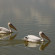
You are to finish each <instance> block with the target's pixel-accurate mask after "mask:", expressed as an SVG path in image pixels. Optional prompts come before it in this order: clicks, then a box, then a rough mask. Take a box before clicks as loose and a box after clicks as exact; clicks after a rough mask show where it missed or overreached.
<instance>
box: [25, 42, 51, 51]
mask: <svg viewBox="0 0 55 55" xmlns="http://www.w3.org/2000/svg"><path fill="white" fill-rule="evenodd" d="M49 43H50V41H48V42H27V41H25V46H27V47H38V46H40V47H39V50H40V51H42V50H44V49H45V47H47V46H48V45H49Z"/></svg>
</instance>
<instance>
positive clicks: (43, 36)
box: [24, 31, 50, 42]
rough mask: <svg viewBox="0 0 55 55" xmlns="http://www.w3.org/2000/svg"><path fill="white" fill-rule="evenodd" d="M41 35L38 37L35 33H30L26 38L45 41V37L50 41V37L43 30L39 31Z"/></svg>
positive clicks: (32, 40)
mask: <svg viewBox="0 0 55 55" xmlns="http://www.w3.org/2000/svg"><path fill="white" fill-rule="evenodd" d="M39 36H40V37H37V36H35V35H28V36H25V37H24V40H26V41H31V42H38V41H44V38H45V39H47V40H48V41H50V39H49V38H48V37H47V36H46V35H45V34H44V33H43V32H42V31H40V32H39Z"/></svg>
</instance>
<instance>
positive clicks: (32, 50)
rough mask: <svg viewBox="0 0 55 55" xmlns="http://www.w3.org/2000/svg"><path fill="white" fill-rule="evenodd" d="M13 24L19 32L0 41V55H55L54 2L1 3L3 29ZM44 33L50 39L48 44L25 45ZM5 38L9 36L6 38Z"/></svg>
mask: <svg viewBox="0 0 55 55" xmlns="http://www.w3.org/2000/svg"><path fill="white" fill-rule="evenodd" d="M8 22H11V23H12V24H13V25H14V26H15V27H16V28H17V30H18V31H17V32H15V31H14V33H13V34H11V35H7V38H4V39H1V40H0V55H55V1H54V0H52V1H51V0H0V26H2V27H6V28H8V26H7V23H8ZM39 31H43V32H44V33H45V34H46V35H47V36H48V37H49V38H50V40H51V42H47V43H26V42H24V41H23V40H22V38H24V37H25V36H27V35H29V34H32V35H36V36H39V34H38V33H39ZM5 37H6V35H5Z"/></svg>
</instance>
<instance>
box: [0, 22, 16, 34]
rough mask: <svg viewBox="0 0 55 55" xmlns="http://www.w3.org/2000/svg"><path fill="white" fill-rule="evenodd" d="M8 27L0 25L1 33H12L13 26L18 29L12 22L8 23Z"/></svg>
mask: <svg viewBox="0 0 55 55" xmlns="http://www.w3.org/2000/svg"><path fill="white" fill-rule="evenodd" d="M8 28H9V29H7V28H5V27H0V34H7V33H11V32H12V30H11V28H13V29H15V30H17V29H16V28H15V27H14V26H13V25H12V24H11V23H10V22H9V23H8Z"/></svg>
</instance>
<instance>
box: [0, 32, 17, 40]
mask: <svg viewBox="0 0 55 55" xmlns="http://www.w3.org/2000/svg"><path fill="white" fill-rule="evenodd" d="M16 35H17V33H16V34H14V33H8V34H0V40H2V39H3V40H4V39H6V38H9V39H10V40H12V39H14V38H15V37H16Z"/></svg>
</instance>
